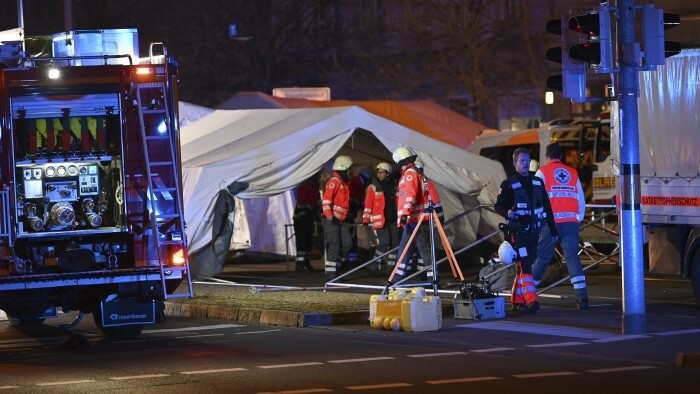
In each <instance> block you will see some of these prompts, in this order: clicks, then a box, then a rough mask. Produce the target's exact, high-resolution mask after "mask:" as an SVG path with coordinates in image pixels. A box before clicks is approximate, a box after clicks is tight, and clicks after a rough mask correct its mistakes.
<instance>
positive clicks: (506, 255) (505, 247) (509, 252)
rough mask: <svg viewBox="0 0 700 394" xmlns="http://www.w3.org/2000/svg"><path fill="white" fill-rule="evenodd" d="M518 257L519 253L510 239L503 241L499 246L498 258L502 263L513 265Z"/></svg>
mask: <svg viewBox="0 0 700 394" xmlns="http://www.w3.org/2000/svg"><path fill="white" fill-rule="evenodd" d="M517 258H518V254H517V253H516V252H515V249H513V245H511V244H510V242H508V241H503V243H502V244H501V246H499V247H498V259H499V260H501V263H503V264H506V265H511V264H513V262H514V261H515V259H517Z"/></svg>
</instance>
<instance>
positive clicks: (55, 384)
mask: <svg viewBox="0 0 700 394" xmlns="http://www.w3.org/2000/svg"><path fill="white" fill-rule="evenodd" d="M82 383H95V381H94V380H92V379H85V380H65V381H63V382H46V383H37V384H36V385H37V386H60V385H63V384H82Z"/></svg>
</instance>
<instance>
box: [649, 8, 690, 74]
mask: <svg viewBox="0 0 700 394" xmlns="http://www.w3.org/2000/svg"><path fill="white" fill-rule="evenodd" d="M680 24H681V19H680V17H679V16H678V15H677V14H671V13H668V12H664V11H663V10H662V9H660V8H656V7H654V6H653V5H652V4H648V5H646V6H644V8H642V43H643V44H644V66H645V68H647V69H655V68H656V66H658V65H662V64H664V63H665V59H666V58H667V57H669V56H673V55H677V54H679V53H680V51H681V44H680V43H678V42H675V41H665V40H664V39H665V33H664V30H668V29H671V28H674V27H677V26H679V25H680Z"/></svg>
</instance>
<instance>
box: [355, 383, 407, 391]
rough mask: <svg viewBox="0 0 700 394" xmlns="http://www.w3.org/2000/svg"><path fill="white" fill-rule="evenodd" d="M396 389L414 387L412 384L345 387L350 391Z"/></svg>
mask: <svg viewBox="0 0 700 394" xmlns="http://www.w3.org/2000/svg"><path fill="white" fill-rule="evenodd" d="M396 387H413V385H412V384H410V383H386V384H369V385H365V386H345V388H346V389H348V390H375V389H391V388H396Z"/></svg>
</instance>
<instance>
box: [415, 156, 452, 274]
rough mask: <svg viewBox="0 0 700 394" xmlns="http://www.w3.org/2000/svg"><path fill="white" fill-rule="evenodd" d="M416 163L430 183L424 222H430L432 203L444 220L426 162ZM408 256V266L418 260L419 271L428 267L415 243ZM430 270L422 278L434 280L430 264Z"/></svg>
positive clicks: (426, 182) (439, 218)
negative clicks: (427, 171)
mask: <svg viewBox="0 0 700 394" xmlns="http://www.w3.org/2000/svg"><path fill="white" fill-rule="evenodd" d="M414 165H415V166H416V169H417V170H418V171H419V172H420V173H421V175H423V179H424V180H425V184H426V185H428V199H427V200H426V201H425V203H424V204H423V222H425V224H428V223H430V211H429V210H428V206H429V205H430V203H432V204H433V210H435V213H437V215H438V220H443V218H444V214H443V210H442V202H440V195H439V194H438V192H437V188H436V187H435V184H434V183H433V182H432V181H431V180H430V179H428V177H426V176H425V172H424V170H423V169H424V168H425V164H424V163H423V161H422V160H421V159H416V161H415V162H414ZM407 258H410V259H411V262H408V263H407V266H408V267H411V266H412V262H413V261H415V262H416V269H417V270H418V271H423V270H424V269H425V268H426V265H425V260H423V258H422V257H421V255H420V253H418V249H417V248H416V247H415V245H414V246H413V247H412V248H411V252H409V253H407ZM427 268H428V271H427V272H426V273H425V274H424V276H422V279H424V280H425V279H427V280H429V281H431V282H432V281H433V270H432V268H433V267H432V266H428V267H427ZM435 279H436V280H439V278H437V277H436V278H435Z"/></svg>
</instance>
